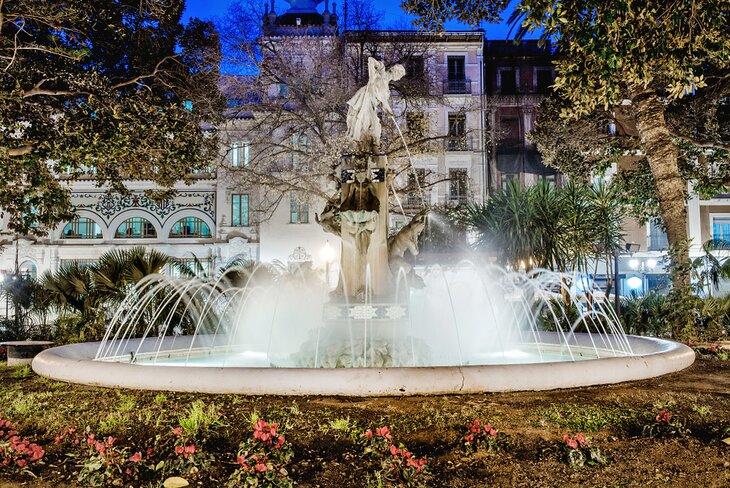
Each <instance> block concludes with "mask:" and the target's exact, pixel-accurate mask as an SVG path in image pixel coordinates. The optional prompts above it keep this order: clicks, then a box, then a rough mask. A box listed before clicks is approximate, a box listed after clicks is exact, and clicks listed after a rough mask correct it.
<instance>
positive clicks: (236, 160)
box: [231, 142, 251, 168]
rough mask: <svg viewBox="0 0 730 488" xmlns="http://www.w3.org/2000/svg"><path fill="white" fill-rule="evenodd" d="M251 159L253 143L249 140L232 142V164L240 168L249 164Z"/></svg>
mask: <svg viewBox="0 0 730 488" xmlns="http://www.w3.org/2000/svg"><path fill="white" fill-rule="evenodd" d="M250 161H251V144H250V143H248V142H234V143H233V144H231V166H233V167H234V168H238V167H241V166H248V163H249V162H250Z"/></svg>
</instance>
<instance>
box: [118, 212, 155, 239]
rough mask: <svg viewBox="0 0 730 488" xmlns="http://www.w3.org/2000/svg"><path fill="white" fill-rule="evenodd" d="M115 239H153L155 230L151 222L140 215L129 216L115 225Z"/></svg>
mask: <svg viewBox="0 0 730 488" xmlns="http://www.w3.org/2000/svg"><path fill="white" fill-rule="evenodd" d="M114 237H116V238H117V239H154V238H155V237H157V231H156V230H155V226H153V225H152V222H150V221H149V220H147V219H145V218H142V217H131V218H129V219H127V220H125V221H124V222H122V223H121V224H120V225H119V227H117V232H116V234H114Z"/></svg>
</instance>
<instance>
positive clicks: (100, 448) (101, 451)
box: [94, 442, 106, 454]
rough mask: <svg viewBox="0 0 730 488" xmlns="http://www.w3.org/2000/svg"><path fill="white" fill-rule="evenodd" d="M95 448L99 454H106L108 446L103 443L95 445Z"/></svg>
mask: <svg viewBox="0 0 730 488" xmlns="http://www.w3.org/2000/svg"><path fill="white" fill-rule="evenodd" d="M94 448H95V449H96V452H98V453H99V454H104V453H105V452H106V445H104V443H103V442H97V443H95V444H94Z"/></svg>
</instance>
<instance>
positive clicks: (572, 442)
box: [563, 434, 578, 449]
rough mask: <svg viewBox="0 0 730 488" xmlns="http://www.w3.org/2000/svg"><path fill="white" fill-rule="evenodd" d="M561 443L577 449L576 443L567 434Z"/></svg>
mask: <svg viewBox="0 0 730 488" xmlns="http://www.w3.org/2000/svg"><path fill="white" fill-rule="evenodd" d="M563 441H564V442H565V444H566V445H567V446H568V447H569V448H571V449H578V442H576V440H575V439H572V438H571V437H570V436H569V435H568V434H565V435H564V436H563Z"/></svg>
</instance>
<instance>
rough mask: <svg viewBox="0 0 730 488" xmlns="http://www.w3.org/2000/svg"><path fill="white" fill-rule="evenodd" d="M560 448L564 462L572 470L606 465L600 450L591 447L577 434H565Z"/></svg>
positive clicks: (582, 436) (584, 438)
mask: <svg viewBox="0 0 730 488" xmlns="http://www.w3.org/2000/svg"><path fill="white" fill-rule="evenodd" d="M562 448H563V452H564V453H565V461H566V462H567V463H568V464H569V465H570V466H571V467H573V468H581V467H583V466H586V465H587V466H593V465H596V464H605V463H606V458H605V457H603V454H602V453H601V450H600V449H598V448H597V447H592V446H591V445H590V442H589V441H588V439H586V437H585V436H584V435H583V434H580V433H579V434H575V436H571V435H569V434H565V435H564V436H563V443H562Z"/></svg>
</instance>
